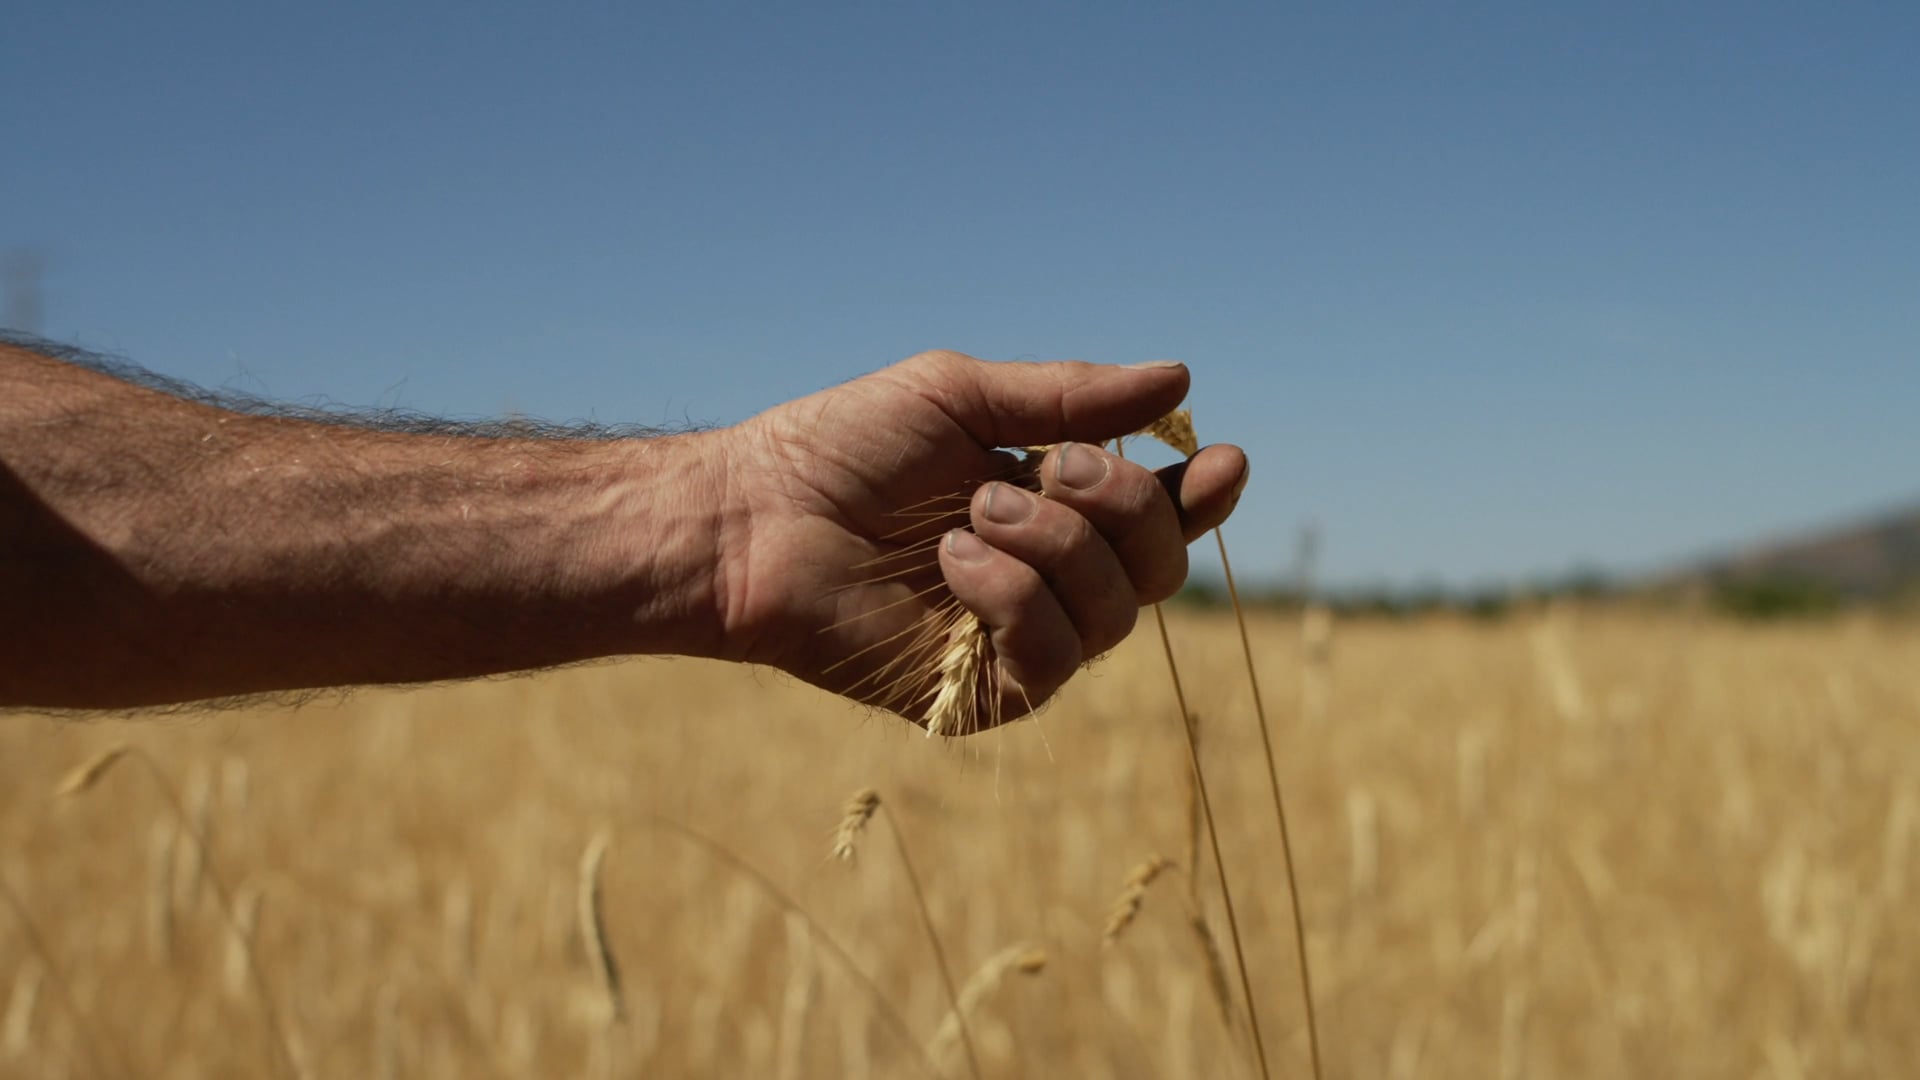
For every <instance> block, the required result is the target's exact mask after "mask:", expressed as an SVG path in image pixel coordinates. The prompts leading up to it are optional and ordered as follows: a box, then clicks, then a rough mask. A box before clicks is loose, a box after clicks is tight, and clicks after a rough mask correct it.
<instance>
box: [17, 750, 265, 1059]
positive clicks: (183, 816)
mask: <svg viewBox="0 0 1920 1080" xmlns="http://www.w3.org/2000/svg"><path fill="white" fill-rule="evenodd" d="M123 757H132V758H138V759H139V761H140V764H141V765H142V766H143V767H144V768H145V769H146V770H147V776H148V777H149V778H150V779H152V780H153V786H154V787H155V788H158V789H159V791H160V795H161V797H162V798H163V799H165V800H166V803H167V807H168V809H169V810H171V811H172V812H173V817H174V820H175V821H176V822H177V823H178V824H179V827H180V829H181V831H183V832H185V833H187V834H188V835H189V836H190V837H192V839H193V843H194V846H195V847H197V848H198V849H199V851H200V865H201V866H202V867H204V868H205V870H206V874H207V881H208V883H209V884H211V885H212V886H213V899H214V902H215V904H216V905H217V906H218V907H219V908H220V916H221V918H222V919H223V920H225V922H226V924H227V932H228V933H229V934H232V935H234V936H235V937H238V938H241V939H242V941H243V943H244V949H245V952H246V957H247V973H248V975H249V976H251V978H252V980H253V988H254V991H255V992H256V993H257V994H258V995H259V998H260V1016H261V1019H262V1020H263V1021H264V1022H265V1023H266V1026H267V1035H268V1036H269V1038H268V1041H269V1042H270V1043H271V1044H272V1046H273V1049H274V1050H275V1051H276V1053H275V1054H274V1055H273V1057H274V1068H275V1070H276V1071H281V1070H284V1071H285V1072H286V1073H287V1074H288V1075H290V1076H293V1077H296V1078H298V1077H299V1076H300V1075H301V1074H300V1063H299V1061H298V1060H296V1059H295V1058H294V1056H293V1045H292V1044H291V1043H290V1042H289V1041H288V1040H287V1032H286V1026H285V1025H284V1024H283V1023H282V1022H281V1020H280V1009H279V1007H278V1006H276V1005H275V1004H274V1000H273V993H272V992H271V991H270V990H268V989H267V977H266V973H265V972H263V971H261V970H260V961H259V958H258V957H257V956H255V955H254V952H253V944H252V942H251V941H247V940H246V931H245V930H244V929H243V928H242V926H241V923H240V918H239V915H238V913H237V912H236V911H235V909H234V903H233V894H232V892H230V891H229V890H228V889H227V882H226V878H225V877H224V876H223V875H221V874H220V873H219V872H218V870H217V868H216V867H215V866H214V862H213V852H212V851H210V850H208V848H207V841H206V837H204V836H201V835H200V834H199V833H196V832H194V831H193V822H192V819H191V818H190V817H189V816H188V814H187V808H186V805H185V804H184V803H182V802H181V800H180V793H179V792H178V791H175V790H174V787H173V783H172V781H170V780H169V779H168V778H167V774H166V770H164V769H162V768H161V767H160V763H159V762H158V761H156V760H154V757H153V755H152V754H149V753H147V752H146V751H145V750H143V749H141V748H140V747H137V746H126V745H120V746H114V747H111V748H109V749H107V750H105V751H103V752H101V753H99V754H96V755H94V756H93V757H92V758H91V759H89V760H88V761H87V762H86V763H84V764H82V765H81V766H80V767H79V768H77V769H75V770H74V771H73V772H71V773H69V774H67V777H66V778H65V779H64V780H62V781H61V782H60V785H59V786H58V787H57V788H56V789H55V790H54V794H55V795H57V796H75V795H79V794H81V793H83V792H85V791H86V790H87V789H88V788H91V787H92V786H93V785H94V784H96V783H98V782H99V781H100V779H101V777H103V776H105V775H106V774H107V772H108V770H110V769H111V768H112V767H113V765H114V763H115V762H117V761H119V760H120V759H121V758H123Z"/></svg>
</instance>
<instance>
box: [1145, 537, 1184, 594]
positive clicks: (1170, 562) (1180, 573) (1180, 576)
mask: <svg viewBox="0 0 1920 1080" xmlns="http://www.w3.org/2000/svg"><path fill="white" fill-rule="evenodd" d="M1186 583H1187V549H1186V548H1184V547H1176V548H1174V549H1173V551H1172V552H1171V553H1170V554H1169V555H1168V556H1166V557H1165V558H1163V559H1154V560H1152V561H1150V562H1149V563H1148V564H1147V566H1146V568H1145V569H1144V570H1143V571H1142V572H1141V573H1140V575H1139V576H1138V577H1136V578H1135V579H1134V588H1135V589H1137V590H1138V591H1139V594H1140V601H1141V602H1142V603H1146V604H1157V603H1159V602H1160V601H1162V600H1166V599H1168V598H1170V597H1172V596H1173V594H1174V593H1177V592H1179V591H1180V586H1182V585H1184V584H1186Z"/></svg>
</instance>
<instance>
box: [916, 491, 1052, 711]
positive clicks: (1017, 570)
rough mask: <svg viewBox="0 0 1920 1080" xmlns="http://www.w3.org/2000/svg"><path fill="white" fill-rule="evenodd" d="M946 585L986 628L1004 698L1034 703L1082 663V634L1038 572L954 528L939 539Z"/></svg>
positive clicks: (971, 535)
mask: <svg viewBox="0 0 1920 1080" xmlns="http://www.w3.org/2000/svg"><path fill="white" fill-rule="evenodd" d="M940 569H941V571H942V573H944V574H945V575H946V579H947V587H948V588H950V589H952V590H953V595H954V597H955V598H956V599H958V600H959V601H960V603H962V604H964V605H965V606H966V608H967V610H969V611H971V612H973V613H974V614H975V615H977V616H979V617H980V621H981V622H982V623H985V624H986V625H987V627H988V628H989V631H990V635H991V639H992V641H993V651H994V653H995V655H996V656H997V657H998V663H999V664H1000V673H1001V678H1002V680H1003V681H1005V682H1008V683H1011V684H1012V685H1011V686H1008V687H1007V688H1006V692H1005V695H1004V696H1003V701H1004V700H1006V698H1008V697H1010V698H1012V699H1013V700H1016V701H1018V700H1021V699H1023V698H1024V700H1025V701H1026V702H1027V703H1029V704H1032V705H1038V704H1040V703H1041V702H1043V701H1045V700H1046V699H1047V698H1049V697H1052V696H1053V692H1054V691H1055V690H1058V689H1060V687H1061V685H1062V684H1064V683H1065V682H1066V681H1067V679H1068V678H1069V677H1070V676H1072V675H1073V672H1074V669H1076V668H1078V667H1079V666H1080V661H1081V659H1082V654H1081V650H1080V635H1079V633H1078V632H1077V631H1076V630H1075V629H1074V626H1073V621H1072V620H1071V619H1069V618H1068V617H1067V613H1066V610H1065V609H1064V608H1062V607H1061V606H1060V601H1059V600H1057V599H1056V598H1055V597H1054V595H1053V592H1052V590H1050V589H1049V588H1047V583H1046V582H1045V581H1044V580H1042V579H1041V577H1040V572H1039V571H1037V570H1035V569H1034V568H1033V567H1031V566H1028V565H1027V564H1026V563H1023V562H1021V561H1020V560H1019V559H1016V558H1014V557H1013V556H1012V555H1009V554H1007V553H1006V552H1004V551H997V550H995V549H994V548H993V547H991V546H990V545H988V544H987V542H986V541H984V540H982V539H980V538H979V537H977V536H975V535H973V534H972V533H970V532H967V531H966V530H965V529H954V530H953V531H951V532H949V533H948V534H947V536H946V539H945V540H943V541H942V542H941V544H940Z"/></svg>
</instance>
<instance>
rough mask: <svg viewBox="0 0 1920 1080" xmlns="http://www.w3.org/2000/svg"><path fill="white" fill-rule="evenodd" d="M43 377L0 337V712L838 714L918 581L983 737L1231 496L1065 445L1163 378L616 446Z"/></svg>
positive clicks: (1236, 473)
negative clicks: (419, 698) (338, 692)
mask: <svg viewBox="0 0 1920 1080" xmlns="http://www.w3.org/2000/svg"><path fill="white" fill-rule="evenodd" d="M73 359H74V357H73V354H71V353H70V352H68V351H66V350H61V349H59V348H56V347H52V346H49V345H46V344H45V343H39V342H33V341H28V340H22V339H17V338H9V339H4V340H0V707H25V708H39V709H128V708H139V707H147V706H158V705H167V704H174V703H182V702H191V701H199V700H207V699H219V698H232V697H236V696H248V695H258V694H274V693H280V692H285V691H296V690H302V689H311V688H326V687H346V686H357V685H364V684H376V683H418V682H429V681H436V680H446V679H462V678H471V677H475V676H482V675H491V674H498V673H504V672H513V671H523V670H530V669H536V668H543V667H551V666H555V665H559V664H566V663H571V662H576V661H581V660H588V659H594V658H599V657H608V656H618V655H630V654H646V653H652V654H667V653H671V654H679V655H687V656H703V657H715V658H723V659H729V660H737V661H746V662H753V663H762V664H768V665H772V666H774V667H778V668H780V669H782V670H785V671H788V672H791V673H792V674H794V675H796V676H798V677H799V678H802V679H804V680H806V681H808V682H812V683H814V684H816V685H819V686H823V687H825V688H827V689H829V690H834V691H836V692H843V691H848V690H849V689H850V688H854V690H855V693H854V696H859V692H858V690H857V688H855V684H856V682H857V681H858V679H859V678H860V677H861V675H862V674H863V673H864V672H867V671H871V670H873V669H874V667H875V666H877V665H880V664H884V663H885V661H886V659H888V658H890V657H891V656H892V655H895V654H896V653H897V651H898V650H899V649H900V648H901V647H903V646H904V644H905V641H904V640H895V639H894V635H896V634H898V633H899V631H900V630H901V629H903V628H905V627H907V626H908V625H910V624H911V622H912V621H913V619H915V618H917V617H918V616H919V615H920V614H921V613H923V612H924V611H925V610H926V609H927V605H928V604H929V603H930V602H931V601H930V599H929V598H926V597H917V598H916V596H915V594H916V593H918V592H920V591H922V590H924V589H925V587H926V585H927V584H928V583H929V582H932V583H938V582H939V581H941V580H944V581H945V583H946V584H947V585H948V586H949V587H950V588H951V589H952V592H953V594H954V595H955V596H956V597H958V598H959V599H960V601H961V602H962V603H963V604H965V605H966V606H967V607H968V608H969V609H971V610H972V611H973V612H974V613H975V614H977V615H979V616H980V618H981V620H982V621H983V622H984V623H985V624H986V626H987V627H988V628H989V629H990V630H991V633H992V640H993V644H994V646H995V652H996V654H997V656H998V658H999V659H998V663H999V664H1000V665H1001V667H1002V670H1003V674H1004V676H1005V683H1006V687H1007V691H1006V693H1007V695H1008V696H1007V699H1006V700H1005V701H1004V702H1003V705H1004V712H1003V715H1004V718H1006V719H1012V718H1013V717H1016V716H1019V715H1021V714H1023V713H1024V712H1025V711H1026V710H1027V708H1028V707H1029V705H1035V706H1037V705H1039V704H1040V703H1041V702H1043V701H1045V700H1046V699H1047V698H1048V697H1049V696H1051V695H1052V694H1053V693H1054V692H1055V691H1056V690H1057V689H1058V688H1059V687H1060V686H1061V684H1063V683H1064V682H1066V680H1067V679H1068V677H1070V676H1071V675H1072V674H1073V672H1074V671H1075V670H1076V669H1077V668H1078V667H1079V666H1080V665H1081V664H1082V663H1083V662H1085V661H1086V660H1088V659H1090V658H1092V657H1093V656H1095V655H1097V654H1099V653H1101V652H1104V651H1105V650H1107V649H1110V648H1112V647H1113V646H1114V645H1115V644H1117V643H1119V641H1120V640H1121V639H1123V638H1124V637H1125V636H1126V635H1127V633H1128V632H1130V631H1131V629H1132V627H1133V624H1134V618H1135V616H1136V614H1137V612H1138V609H1139V607H1140V605H1142V604H1145V603H1148V602H1151V601H1155V600H1159V599H1164V598H1165V597H1167V596H1169V595H1171V594H1172V593H1173V592H1174V591H1175V590H1176V589H1177V588H1178V587H1179V586H1180V584H1181V582H1182V581H1183V580H1184V579H1185V576H1186V565H1187V564H1186V544H1187V543H1188V542H1190V541H1191V540H1192V539H1194V538H1195V537H1197V536H1199V535H1201V534H1202V533H1204V532H1205V531H1206V530H1207V529H1209V528H1211V527H1212V526H1214V525H1215V524H1218V523H1219V522H1220V521H1221V520H1223V519H1224V518H1225V517H1226V516H1227V514H1228V513H1230V512H1231V510H1232V508H1233V504H1234V502H1235V500H1236V499H1237V498H1238V497H1239V493H1240V491H1241V489H1242V488H1243V487H1244V485H1245V482H1246V477H1247V460H1246V458H1245V456H1244V455H1243V454H1242V453H1241V452H1240V451H1239V450H1238V449H1236V448H1234V447H1230V446H1217V447H1209V448H1208V449H1206V450H1204V451H1202V452H1201V453H1200V454H1199V455H1197V456H1196V457H1194V458H1193V459H1192V460H1191V461H1190V462H1187V463H1183V464H1181V465H1177V466H1173V467H1170V468H1168V469H1164V470H1161V471H1160V472H1159V473H1153V472H1149V471H1148V470H1146V469H1144V468H1142V467H1140V466H1139V465H1136V464H1133V463H1131V462H1128V461H1125V460H1122V459H1120V458H1118V457H1116V456H1115V455H1113V454H1111V453H1108V452H1107V451H1106V450H1103V449H1100V448H1099V447H1098V446H1097V445H1093V444H1097V443H1099V442H1101V441H1103V440H1106V439H1109V438H1112V437H1114V436H1117V435H1121V434H1124V433H1127V432H1131V431H1134V430H1137V429H1139V428H1140V427H1143V426H1144V425H1146V424H1147V423H1148V422H1150V421H1152V420H1153V419H1155V418H1156V417H1158V416H1160V415H1162V414H1163V413H1165V412H1167V411H1168V410H1170V409H1172V408H1173V407H1175V406H1176V405H1178V404H1179V402H1180V400H1181V399H1182V398H1183V397H1184V396H1185V394H1186V390H1187V385H1188V373H1187V371H1186V369H1185V368H1184V367H1181V366H1179V365H1177V364H1156V365H1150V366H1139V367H1114V366H1105V365H1093V364H1081V363H1048V364H1017V363H987V362H983V361H979V360H975V359H973V358H971V357H966V356H962V355H959V354H957V353H946V352H934V353H923V354H921V355H919V356H916V357H913V358H911V359H909V360H906V361H903V362H901V363H899V364H895V365H894V366H892V367H889V368H886V369H883V370H881V371H879V372H876V373H874V374H872V375H869V376H866V377H864V378H861V379H856V380H854V381H852V382H848V383H845V384H843V385H841V386H838V387H835V388H833V389H830V390H826V391H823V392H821V393H818V394H814V395H812V396H810V397H806V398H802V399H800V400H797V401H793V402H789V403H787V404H785V405H781V406H778V407H776V408H774V409H771V410H769V411H767V412H765V413H762V414H761V415H759V416H756V417H754V418H753V419H751V420H748V421H746V422H745V423H742V424H739V425H736V426H734V427H730V428H722V429H717V430H713V431H705V432H698V433H693V434H684V435H665V436H657V437H646V438H642V437H553V436H552V435H550V434H541V433H532V434H528V433H521V432H519V431H515V430H513V429H512V427H511V425H491V426H483V427H480V428H477V429H471V430H464V429H459V428H455V427H453V426H451V425H423V424H412V425H404V424H403V425H399V427H400V428H402V429H403V430H395V429H393V427H392V425H389V427H388V428H386V429H382V428H378V427H373V426H359V425H357V424H355V423H352V422H348V421H347V420H346V419H343V418H337V417H330V418H315V417H312V416H304V417H302V416H290V415H273V414H271V413H270V412H266V411H263V410H258V409H252V408H248V409H244V410H241V409H234V408H224V407H221V406H220V405H217V404H211V403H208V402H206V401H201V400H193V399H191V397H190V396H181V395H179V394H175V393H168V392H163V391H162V390H158V389H153V388H150V387H148V386H143V385H139V384H138V383H137V382H136V381H130V380H128V379H124V378H120V377H116V376H115V375H112V374H107V373H104V372H102V371H99V370H94V366H93V365H89V364H85V363H75V362H72V361H73ZM407 428H411V430H406V429H407ZM1042 444H1062V445H1058V446H1055V448H1054V449H1053V450H1052V451H1050V452H1049V453H1048V454H1047V456H1046V458H1045V459H1044V460H1043V461H1042V463H1041V464H1040V470H1039V484H1040V487H1041V488H1042V490H1044V492H1045V496H1046V497H1045V498H1035V497H1033V496H1031V495H1029V494H1028V493H1027V492H1026V491H1023V490H1021V489H1020V488H1018V487H1015V486H1013V485H1008V484H988V485H986V486H984V487H982V488H980V489H979V490H978V491H977V492H976V493H975V494H974V496H973V498H972V501H971V503H970V504H962V503H959V502H955V503H952V504H951V505H952V506H953V508H954V509H955V510H956V511H965V513H966V514H967V517H966V518H964V519H963V518H961V517H959V516H956V517H955V518H954V519H952V520H949V521H937V522H933V523H931V524H930V525H929V528H930V529H931V530H932V531H931V532H930V533H927V534H925V535H926V536H927V537H928V538H929V539H931V540H932V541H933V542H932V543H931V544H929V545H928V546H927V548H926V554H925V557H924V559H923V560H920V561H923V562H924V568H923V569H922V570H919V571H917V572H914V573H909V574H906V575H903V576H901V577H897V578H892V579H887V580H870V579H873V578H875V577H876V574H875V572H874V571H873V570H871V569H861V564H862V563H866V562H868V561H869V560H872V559H875V558H877V557H881V556H885V555H887V554H890V553H893V552H896V551H898V550H900V539H901V538H900V537H899V536H898V534H899V532H900V530H901V529H902V527H903V522H905V523H908V524H911V523H912V522H913V521H914V520H917V519H903V518H902V517H901V516H900V514H899V511H901V510H902V509H903V508H910V507H915V506H922V505H942V504H938V503H934V504H928V503H927V500H932V499H937V498H939V497H941V496H948V495H950V494H951V493H953V492H955V491H957V490H962V489H963V488H965V487H966V486H967V485H969V484H970V483H971V482H973V481H976V480H978V479H980V478H982V477H986V476H991V475H996V474H1003V473H1004V472H1005V471H1006V470H1007V468H1008V467H1009V465H1010V463H1011V461H1012V459H1011V458H1010V457H1009V456H1008V455H1007V454H1005V453H1003V452H1000V451H997V450H996V449H995V448H997V447H1006V446H1033V445H1042ZM963 520H965V521H967V522H969V523H970V524H971V527H972V529H971V531H968V530H965V529H952V530H949V526H953V525H959V524H961V523H962V521H963ZM916 538H917V537H916ZM936 552H937V556H936V555H935V553H936ZM936 559H937V561H936ZM914 561H915V560H913V559H906V560H904V561H903V562H901V563H898V564H895V565H906V563H909V562H914ZM849 657H857V658H858V662H856V663H850V664H843V665H840V666H836V664H838V663H839V662H840V661H843V660H846V659H847V658H849Z"/></svg>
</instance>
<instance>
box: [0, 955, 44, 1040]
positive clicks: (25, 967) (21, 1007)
mask: <svg viewBox="0 0 1920 1080" xmlns="http://www.w3.org/2000/svg"><path fill="white" fill-rule="evenodd" d="M46 973H47V969H46V965H44V964H42V963H41V962H40V961H39V960H37V959H31V958H30V959H28V960H27V962H26V963H24V964H21V965H20V970H19V971H17V972H15V973H14V976H13V990H12V991H11V992H10V993H9V994H8V995H7V1016H6V1019H5V1020H4V1021H0V1055H4V1056H5V1057H7V1058H8V1059H9V1060H18V1059H19V1058H23V1057H26V1056H27V1047H28V1044H29V1043H30V1042H31V1040H32V1038H33V1010H34V1006H36V1005H38V1004H39V1002H40V984H41V983H43V982H45V981H46Z"/></svg>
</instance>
